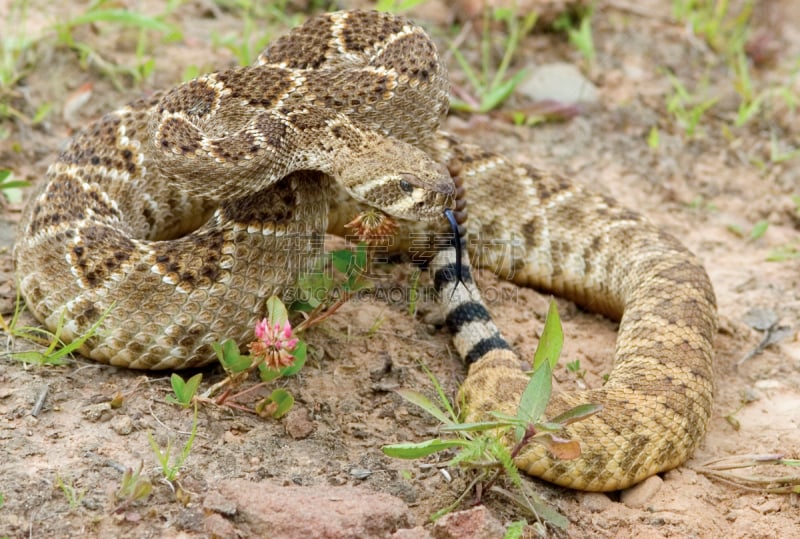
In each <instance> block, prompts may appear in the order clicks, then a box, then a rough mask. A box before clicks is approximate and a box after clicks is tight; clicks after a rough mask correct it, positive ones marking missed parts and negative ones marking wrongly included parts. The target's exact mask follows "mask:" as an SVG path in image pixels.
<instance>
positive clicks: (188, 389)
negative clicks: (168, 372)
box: [166, 372, 203, 408]
mask: <svg viewBox="0 0 800 539" xmlns="http://www.w3.org/2000/svg"><path fill="white" fill-rule="evenodd" d="M202 379H203V373H201V372H199V373H197V374H195V375H194V376H192V377H191V378H189V379H188V380H184V379H183V378H182V377H181V376H179V375H177V374H175V373H172V376H171V377H170V382H171V383H172V391H173V392H174V395H167V399H166V400H167V402H168V403H170V404H180V405H181V406H183V407H184V408H188V407H189V406H191V405H192V401H193V400H194V397H195V395H196V394H197V388H198V387H199V386H200V381H201V380H202Z"/></svg>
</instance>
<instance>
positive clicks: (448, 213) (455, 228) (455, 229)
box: [444, 208, 466, 292]
mask: <svg viewBox="0 0 800 539" xmlns="http://www.w3.org/2000/svg"><path fill="white" fill-rule="evenodd" d="M444 216H445V217H447V222H448V223H450V231H451V232H452V233H453V247H455V249H456V267H455V270H456V279H455V281H456V287H457V286H458V285H459V284H463V285H464V286H466V284H465V283H464V272H463V266H462V260H463V258H462V256H463V254H462V249H463V242H462V241H461V240H462V238H461V227H459V225H458V221H457V220H456V216H455V214H454V213H453V210H452V209H450V208H446V209H445V210H444ZM453 291H454V292H455V288H453Z"/></svg>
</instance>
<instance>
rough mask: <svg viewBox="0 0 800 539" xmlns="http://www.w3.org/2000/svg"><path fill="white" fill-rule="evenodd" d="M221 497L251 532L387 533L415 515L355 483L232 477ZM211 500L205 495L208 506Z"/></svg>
mask: <svg viewBox="0 0 800 539" xmlns="http://www.w3.org/2000/svg"><path fill="white" fill-rule="evenodd" d="M209 495H210V493H209ZM218 496H220V497H221V498H222V499H223V500H226V501H229V502H230V503H233V504H235V507H236V524H237V526H239V527H241V528H242V529H245V528H246V529H247V530H248V533H249V534H250V535H251V536H252V537H283V538H285V539H294V538H297V539H300V538H303V539H305V538H307V537H326V538H329V539H350V538H352V539H356V538H361V537H387V536H389V535H390V534H391V533H393V532H395V531H396V530H398V529H401V528H407V527H408V526H409V525H411V520H412V519H411V515H410V512H409V510H408V507H407V506H406V504H405V503H403V502H402V501H401V500H399V499H398V498H395V497H394V496H391V495H389V494H386V493H383V492H374V491H371V490H368V489H365V488H358V487H351V486H342V487H330V486H325V485H315V486H309V487H301V486H294V485H288V486H283V485H281V484H277V483H273V482H268V481H262V482H252V481H246V480H244V479H229V480H224V481H222V482H221V483H220V484H219V489H218ZM213 500H214V499H213V498H212V500H211V502H213ZM211 502H209V501H208V496H207V497H206V501H205V503H204V507H205V506H206V505H207V504H209V503H211Z"/></svg>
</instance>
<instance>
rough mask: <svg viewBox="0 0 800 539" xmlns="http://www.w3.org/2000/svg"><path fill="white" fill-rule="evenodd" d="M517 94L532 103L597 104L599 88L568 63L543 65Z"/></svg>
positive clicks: (532, 71) (535, 68) (534, 71)
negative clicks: (551, 101)
mask: <svg viewBox="0 0 800 539" xmlns="http://www.w3.org/2000/svg"><path fill="white" fill-rule="evenodd" d="M517 92H518V93H520V94H521V95H524V96H526V97H528V98H530V99H531V100H532V101H549V100H553V101H558V102H560V103H565V104H573V103H596V102H597V101H598V94H599V92H598V90H597V86H595V85H594V84H592V82H591V81H590V80H589V79H587V78H586V77H584V76H583V74H582V73H581V72H580V70H579V69H578V68H577V67H575V66H574V65H572V64H568V63H566V62H554V63H551V64H542V65H540V66H536V67H534V68H533V69H532V70H531V73H530V75H528V78H526V79H525V80H524V81H522V83H521V84H520V85H519V86H518V87H517Z"/></svg>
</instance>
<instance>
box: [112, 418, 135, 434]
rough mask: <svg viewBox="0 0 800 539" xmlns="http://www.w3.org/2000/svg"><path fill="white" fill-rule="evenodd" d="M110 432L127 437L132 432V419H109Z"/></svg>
mask: <svg viewBox="0 0 800 539" xmlns="http://www.w3.org/2000/svg"><path fill="white" fill-rule="evenodd" d="M111 430H113V431H114V432H116V433H117V434H119V435H120V436H127V435H128V434H130V433H131V432H133V419H131V417H130V416H128V415H118V416H114V417H113V418H112V419H111Z"/></svg>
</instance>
